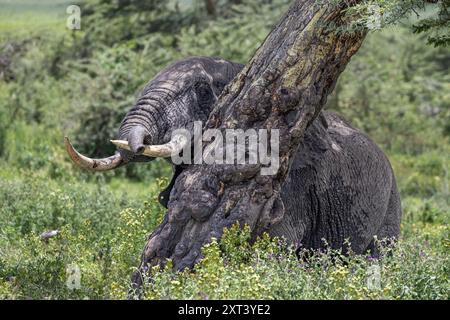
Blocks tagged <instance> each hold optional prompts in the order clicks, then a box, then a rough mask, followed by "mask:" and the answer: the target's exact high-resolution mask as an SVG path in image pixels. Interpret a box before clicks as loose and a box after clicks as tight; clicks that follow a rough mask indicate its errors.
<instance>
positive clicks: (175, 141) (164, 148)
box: [111, 135, 189, 158]
mask: <svg viewBox="0 0 450 320" xmlns="http://www.w3.org/2000/svg"><path fill="white" fill-rule="evenodd" d="M188 141H189V140H188V138H187V137H186V136H184V135H174V136H173V137H172V139H171V140H170V141H169V142H168V143H166V144H161V145H151V146H150V145H146V146H144V151H143V152H142V155H144V156H147V157H153V158H170V157H171V156H174V155H177V154H179V153H180V152H181V151H182V150H183V149H184V147H185V146H186V145H187V144H188ZM111 142H112V143H113V144H115V145H116V146H117V147H118V148H120V149H125V150H129V151H131V147H130V146H129V143H128V141H124V140H111Z"/></svg>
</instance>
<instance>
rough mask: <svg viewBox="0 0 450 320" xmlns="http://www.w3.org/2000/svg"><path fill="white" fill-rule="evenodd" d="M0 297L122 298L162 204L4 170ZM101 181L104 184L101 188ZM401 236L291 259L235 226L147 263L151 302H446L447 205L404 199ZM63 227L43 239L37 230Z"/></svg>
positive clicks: (277, 243)
mask: <svg viewBox="0 0 450 320" xmlns="http://www.w3.org/2000/svg"><path fill="white" fill-rule="evenodd" d="M0 176H1V177H2V179H0V203H2V206H1V208H0V220H1V221H0V223H1V226H2V228H1V231H0V298H2V299H30V298H31V299H126V298H127V297H128V292H129V289H130V287H129V284H130V278H131V275H132V273H133V272H134V271H135V270H136V269H135V268H136V266H138V262H139V257H140V254H141V251H142V249H143V246H144V244H145V239H146V236H147V235H148V233H149V232H151V230H153V229H154V228H155V227H156V226H157V225H158V223H159V222H160V221H161V219H162V216H163V213H164V210H163V209H162V208H161V207H160V206H159V205H158V204H157V201H156V197H155V195H156V194H157V190H158V189H160V188H161V187H162V186H163V184H165V183H167V181H158V182H155V183H153V185H152V186H151V187H149V188H148V189H147V190H148V192H147V193H146V194H147V195H148V196H147V197H146V198H147V199H148V201H147V202H144V201H142V196H138V195H137V194H135V195H134V196H133V194H131V193H128V194H127V193H126V192H125V190H129V189H130V186H129V185H126V184H121V185H116V184H115V183H104V184H96V183H93V182H81V181H78V182H73V181H72V182H63V181H59V182H56V181H47V180H46V179H44V178H39V176H38V175H33V174H30V176H29V177H26V175H23V176H25V178H20V179H17V178H16V179H13V178H11V177H10V178H8V179H6V178H5V177H7V175H6V174H2V175H0ZM98 185H102V187H99V186H98ZM404 203H405V209H404V212H405V214H404V215H405V219H404V223H403V227H402V234H403V237H402V240H401V241H400V243H398V244H397V246H396V247H395V248H392V247H389V246H385V247H384V249H383V256H382V257H381V258H380V259H378V260H375V259H373V258H371V257H366V256H358V255H350V256H348V257H344V256H342V255H341V254H340V253H339V252H336V251H332V250H328V251H327V250H326V251H322V252H316V253H315V254H313V255H308V259H307V260H305V259H300V260H299V259H297V257H296V256H295V254H294V251H293V249H292V248H290V247H289V246H287V245H285V244H284V243H283V242H282V241H281V240H279V239H270V238H269V237H268V236H267V235H264V236H262V237H261V238H260V239H258V240H257V241H256V243H254V244H253V245H249V244H248V241H247V240H248V239H249V230H248V229H246V228H244V229H243V230H241V229H240V228H239V227H238V226H234V227H233V228H231V229H230V230H226V232H225V235H224V237H223V238H222V239H221V240H220V241H217V240H213V241H212V242H211V243H210V244H209V245H207V246H205V247H204V248H203V254H204V258H203V260H202V261H201V262H200V263H199V264H198V265H197V266H196V267H195V269H194V270H193V271H187V270H186V271H184V272H181V273H175V272H172V271H171V270H170V262H169V264H168V267H167V268H166V269H164V270H159V269H158V268H155V269H153V270H152V282H150V283H149V284H148V285H147V287H146V293H145V298H147V299H180V298H185V299H193V298H195V299H254V298H262V299H448V298H449V282H448V273H449V264H448V262H449V261H448V252H449V249H450V241H449V228H448V226H447V224H446V223H445V221H447V220H446V219H447V214H448V212H442V211H439V210H441V208H439V207H437V206H434V205H433V203H435V202H430V203H428V204H424V202H423V201H417V200H415V198H407V199H405V201H404ZM53 229H57V230H59V231H60V233H59V234H58V235H57V236H56V237H54V238H51V239H49V240H48V241H47V242H45V241H42V240H41V239H40V238H39V235H40V234H41V233H42V232H44V231H47V230H53Z"/></svg>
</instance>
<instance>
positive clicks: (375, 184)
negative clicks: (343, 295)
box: [66, 57, 401, 255]
mask: <svg viewBox="0 0 450 320" xmlns="http://www.w3.org/2000/svg"><path fill="white" fill-rule="evenodd" d="M243 67H244V66H243V65H241V64H238V63H233V62H230V61H227V60H224V59H221V58H210V57H190V58H187V59H184V60H181V61H178V62H176V63H174V64H171V65H170V66H168V67H167V68H165V69H164V70H162V71H161V72H160V73H159V74H158V75H157V76H156V77H155V78H154V79H153V80H151V81H150V82H149V83H148V84H147V85H146V86H145V88H144V89H143V91H142V93H141V95H140V96H139V98H138V99H137V102H136V104H135V105H134V107H133V108H132V109H131V110H130V111H129V112H128V113H127V115H126V116H125V118H124V119H123V121H122V123H121V125H120V129H119V134H118V138H119V139H120V140H122V141H125V142H126V143H127V144H128V146H126V145H125V146H123V148H119V150H118V151H117V152H116V154H115V155H113V156H111V157H109V158H104V159H91V158H88V157H86V156H84V155H82V154H80V153H79V152H77V151H76V150H75V149H74V148H73V146H72V145H71V143H70V141H69V140H68V139H67V138H66V149H67V152H68V153H69V155H70V157H71V158H72V160H73V161H74V162H75V163H76V164H77V165H79V166H80V167H82V168H86V169H91V170H94V171H104V170H111V169H115V168H118V167H120V166H122V165H125V164H127V163H131V162H148V161H152V160H154V159H155V158H156V157H167V156H168V154H170V152H173V151H174V149H175V148H176V146H177V143H178V142H177V141H175V139H174V137H173V136H172V133H173V132H174V131H175V130H176V129H179V128H188V130H192V123H193V122H194V121H203V122H206V120H207V119H208V116H209V114H210V112H211V111H212V108H213V107H214V104H215V102H216V101H217V99H218V97H219V96H220V94H221V92H222V91H223V90H224V89H225V88H226V86H227V85H228V84H229V83H230V82H231V81H232V80H233V79H234V78H235V77H236V76H237V74H238V73H239V72H240V71H241V70H242V69H243ZM225 90H226V89H225ZM169 161H170V159H169ZM173 168H174V170H173V171H174V175H173V178H172V181H171V182H170V184H169V186H168V187H167V188H166V189H165V190H164V191H162V192H161V194H160V198H159V199H160V202H161V204H162V205H164V206H166V207H167V205H168V204H169V205H170V203H169V201H170V193H171V190H172V187H173V186H174V184H175V181H176V179H177V177H178V175H179V174H180V173H181V172H182V171H183V170H184V168H185V167H184V166H183V165H173ZM280 194H281V196H280V197H281V200H282V203H283V204H284V210H285V213H284V216H283V218H282V219H280V221H279V222H278V223H276V224H274V225H272V226H271V227H270V229H269V230H268V232H269V234H270V235H271V236H277V237H283V238H285V240H286V241H287V242H288V243H291V244H293V245H295V247H296V248H306V249H318V250H320V249H324V248H325V247H328V248H330V247H331V248H333V249H344V250H346V249H345V248H344V247H345V244H349V248H348V249H351V250H352V252H354V253H356V254H366V253H370V254H372V255H378V250H377V245H376V239H397V238H398V237H399V234H400V220H401V203H400V196H399V192H398V190H397V185H396V179H395V176H394V173H393V170H392V167H391V165H390V163H389V160H388V158H387V157H386V155H385V154H384V153H383V151H382V150H381V149H380V148H379V147H378V146H377V145H376V144H375V143H374V142H373V141H372V140H371V139H370V138H369V137H368V136H367V135H365V134H364V133H363V132H361V131H360V130H358V129H356V128H354V127H352V126H351V125H350V124H349V123H348V122H347V121H346V120H344V119H343V118H342V117H341V116H339V115H338V114H336V113H333V112H329V111H321V113H320V114H319V116H318V117H317V118H316V119H315V120H314V121H313V122H312V123H311V124H310V125H309V127H308V128H307V130H306V132H305V134H304V137H303V140H302V142H301V144H300V146H299V147H298V151H297V152H296V154H295V158H294V160H293V161H292V165H291V168H290V171H289V173H288V176H287V180H286V181H285V183H284V185H283V186H282V189H281V193H280Z"/></svg>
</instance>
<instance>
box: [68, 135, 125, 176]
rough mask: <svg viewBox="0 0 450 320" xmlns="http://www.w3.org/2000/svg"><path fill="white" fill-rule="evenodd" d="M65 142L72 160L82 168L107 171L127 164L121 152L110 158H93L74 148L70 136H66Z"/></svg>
mask: <svg viewBox="0 0 450 320" xmlns="http://www.w3.org/2000/svg"><path fill="white" fill-rule="evenodd" d="M64 144H65V145H66V150H67V153H68V154H69V156H70V158H71V159H72V161H73V162H74V163H75V164H76V165H77V166H79V167H80V168H83V169H87V170H93V171H107V170H112V169H116V168H118V167H120V166H121V165H123V164H125V161H124V160H123V159H122V157H121V156H120V154H115V155H113V156H111V157H108V158H103V159H91V158H88V157H86V156H83V155H82V154H81V153H79V152H78V151H77V150H75V149H74V147H73V146H72V144H71V143H70V141H69V138H67V137H64Z"/></svg>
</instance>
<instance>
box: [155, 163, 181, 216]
mask: <svg viewBox="0 0 450 320" xmlns="http://www.w3.org/2000/svg"><path fill="white" fill-rule="evenodd" d="M183 170H184V167H182V166H176V165H174V166H173V176H172V180H171V181H170V183H169V185H168V186H167V187H166V188H165V189H164V190H163V191H161V193H160V194H159V196H158V200H159V203H160V204H161V205H162V206H163V207H165V208H166V209H167V207H168V205H169V199H170V193H171V192H172V188H173V186H174V185H175V181H176V180H177V178H178V176H179V175H180V174H181V173H182V172H183Z"/></svg>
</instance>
